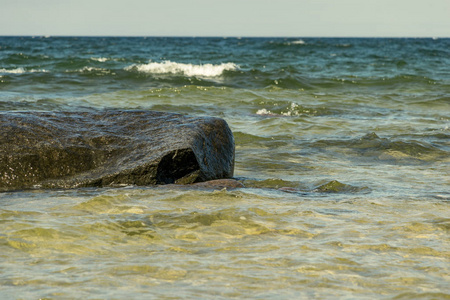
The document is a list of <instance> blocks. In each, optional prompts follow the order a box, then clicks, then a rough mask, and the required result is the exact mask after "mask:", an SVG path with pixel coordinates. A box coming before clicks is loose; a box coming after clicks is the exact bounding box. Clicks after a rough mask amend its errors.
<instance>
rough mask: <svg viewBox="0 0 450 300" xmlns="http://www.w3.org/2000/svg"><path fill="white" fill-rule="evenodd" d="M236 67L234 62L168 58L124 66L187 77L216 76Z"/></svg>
mask: <svg viewBox="0 0 450 300" xmlns="http://www.w3.org/2000/svg"><path fill="white" fill-rule="evenodd" d="M238 69H239V67H238V65H236V64H234V63H222V64H219V65H213V64H204V65H194V64H184V63H177V62H172V61H170V60H167V61H164V62H161V63H158V62H149V63H148V64H133V65H131V66H129V67H126V68H125V70H126V71H137V72H142V73H150V74H181V75H184V76H189V77H193V76H199V77H218V76H221V75H223V72H225V71H234V70H238Z"/></svg>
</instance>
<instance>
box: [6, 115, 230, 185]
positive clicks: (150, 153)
mask: <svg viewBox="0 0 450 300" xmlns="http://www.w3.org/2000/svg"><path fill="white" fill-rule="evenodd" d="M233 169H234V139H233V134H232V132H231V130H230V129H229V127H228V125H227V123H226V122H225V121H224V120H222V119H219V118H211V117H189V116H183V115H179V114H171V113H162V112H153V111H101V112H2V113H0V191H9V190H18V189H29V188H76V187H93V186H95V187H101V186H114V185H158V184H171V183H180V184H191V183H195V182H202V181H207V180H214V179H220V178H230V177H232V176H233Z"/></svg>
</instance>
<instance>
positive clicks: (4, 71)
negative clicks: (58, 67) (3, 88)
mask: <svg viewBox="0 0 450 300" xmlns="http://www.w3.org/2000/svg"><path fill="white" fill-rule="evenodd" d="M46 72H48V71H47V70H44V69H42V70H37V69H30V70H25V69H24V68H16V69H5V68H3V69H0V74H24V73H46Z"/></svg>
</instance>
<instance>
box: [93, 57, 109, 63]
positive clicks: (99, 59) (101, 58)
mask: <svg viewBox="0 0 450 300" xmlns="http://www.w3.org/2000/svg"><path fill="white" fill-rule="evenodd" d="M91 60H95V61H98V62H105V61H108V60H109V58H106V57H91Z"/></svg>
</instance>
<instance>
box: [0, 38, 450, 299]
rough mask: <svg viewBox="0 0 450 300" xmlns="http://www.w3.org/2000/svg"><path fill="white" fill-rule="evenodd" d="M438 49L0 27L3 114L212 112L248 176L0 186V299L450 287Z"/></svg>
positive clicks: (424, 43) (424, 292)
mask: <svg viewBox="0 0 450 300" xmlns="http://www.w3.org/2000/svg"><path fill="white" fill-rule="evenodd" d="M449 46H450V40H449V39H437V40H433V39H306V38H305V39H275V38H271V39H269V38H268V39H245V38H243V39H232V38H228V39H222V38H196V39H192V38H57V37H55V38H47V39H46V38H39V37H36V38H31V37H29V38H15V37H7V38H0V109H1V110H3V111H11V110H97V109H135V108H138V109H151V110H159V111H170V112H178V113H182V114H194V115H211V116H218V117H222V118H224V119H225V120H227V122H228V123H229V125H230V127H231V128H232V130H233V133H234V136H235V140H236V167H235V176H236V177H237V178H239V179H240V180H241V181H242V182H244V184H245V185H246V186H247V188H246V189H239V190H233V191H224V190H223V191H205V190H183V189H168V188H150V187H124V188H120V189H112V188H110V189H98V190H97V189H80V190H69V191H40V190H37V191H24V192H15V193H2V194H0V201H1V203H2V205H1V208H0V215H1V217H0V248H1V249H0V250H1V251H0V256H1V257H2V258H1V262H0V270H1V275H0V287H1V293H2V295H6V296H5V297H6V298H36V299H38V298H45V297H47V298H58V299H59V298H74V297H80V298H123V297H132V298H139V297H143V296H144V295H145V296H147V297H154V298H220V297H222V298H233V297H236V298H263V299H265V298H271V297H273V298H275V297H277V298H284V299H292V298H295V297H297V298H302V297H303V298H319V299H326V298H330V297H338V298H358V299H361V298H363V299H364V298H366V299H373V298H381V299H411V298H421V299H448V298H449V297H450V289H449V288H448V286H449V281H450V280H449V279H450V278H449V276H448V274H449V273H450V272H449V269H450V264H449V258H450V252H449V250H448V249H450V247H449V246H450V243H449V211H450V210H449V207H448V204H449V199H450V177H449V170H450V168H449V162H450V160H449V153H450V142H449V141H450V140H449V138H450V130H449V125H450V118H449V115H450V114H449V112H450V98H449V95H450V72H449V71H448V70H449V69H448V66H449V65H450V52H449V50H448V49H450V47H449ZM336 181H337V182H338V183H337V182H336ZM339 183H341V184H339ZM280 187H292V188H295V189H296V190H297V191H292V190H289V189H284V190H279V188H280Z"/></svg>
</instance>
